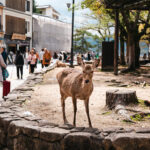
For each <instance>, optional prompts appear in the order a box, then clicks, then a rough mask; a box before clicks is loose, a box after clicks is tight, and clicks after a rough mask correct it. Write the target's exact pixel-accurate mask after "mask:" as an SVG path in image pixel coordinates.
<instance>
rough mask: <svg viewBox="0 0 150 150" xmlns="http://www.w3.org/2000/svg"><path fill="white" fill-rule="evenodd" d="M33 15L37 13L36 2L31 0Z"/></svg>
mask: <svg viewBox="0 0 150 150" xmlns="http://www.w3.org/2000/svg"><path fill="white" fill-rule="evenodd" d="M33 13H39V10H38V9H37V3H36V0H33Z"/></svg>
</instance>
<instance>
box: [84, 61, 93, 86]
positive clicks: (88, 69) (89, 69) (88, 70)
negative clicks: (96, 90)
mask: <svg viewBox="0 0 150 150" xmlns="http://www.w3.org/2000/svg"><path fill="white" fill-rule="evenodd" d="M81 65H82V72H83V81H84V83H85V84H88V83H91V82H92V78H93V72H94V68H95V63H93V64H92V65H85V63H84V62H83V61H82V63H81Z"/></svg>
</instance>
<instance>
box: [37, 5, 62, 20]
mask: <svg viewBox="0 0 150 150" xmlns="http://www.w3.org/2000/svg"><path fill="white" fill-rule="evenodd" d="M37 9H38V11H39V13H40V14H41V15H44V16H48V17H51V18H53V19H59V17H60V14H59V12H57V11H56V10H55V9H54V8H53V7H52V6H51V5H43V6H38V7H37Z"/></svg>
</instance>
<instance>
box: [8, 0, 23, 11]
mask: <svg viewBox="0 0 150 150" xmlns="http://www.w3.org/2000/svg"><path fill="white" fill-rule="evenodd" d="M6 7H8V8H11V9H15V10H19V11H23V12H25V0H6Z"/></svg>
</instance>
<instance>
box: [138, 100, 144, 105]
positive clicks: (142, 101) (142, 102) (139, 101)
mask: <svg viewBox="0 0 150 150" xmlns="http://www.w3.org/2000/svg"><path fill="white" fill-rule="evenodd" d="M138 103H139V105H140V106H142V107H145V103H144V100H142V99H138Z"/></svg>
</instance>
